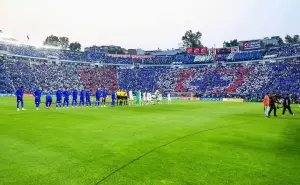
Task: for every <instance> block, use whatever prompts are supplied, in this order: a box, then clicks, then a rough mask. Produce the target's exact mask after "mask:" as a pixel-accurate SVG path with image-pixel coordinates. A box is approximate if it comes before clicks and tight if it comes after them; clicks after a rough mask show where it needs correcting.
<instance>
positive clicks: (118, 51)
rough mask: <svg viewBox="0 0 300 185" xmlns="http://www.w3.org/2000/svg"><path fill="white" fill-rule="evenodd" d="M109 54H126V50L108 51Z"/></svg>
mask: <svg viewBox="0 0 300 185" xmlns="http://www.w3.org/2000/svg"><path fill="white" fill-rule="evenodd" d="M108 53H109V54H125V49H123V48H112V49H109V50H108Z"/></svg>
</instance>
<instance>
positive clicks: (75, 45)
mask: <svg viewBox="0 0 300 185" xmlns="http://www.w3.org/2000/svg"><path fill="white" fill-rule="evenodd" d="M69 49H70V50H71V51H80V49H81V44H80V43H79V42H72V43H70V45H69Z"/></svg>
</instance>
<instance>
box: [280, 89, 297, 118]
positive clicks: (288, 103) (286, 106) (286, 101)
mask: <svg viewBox="0 0 300 185" xmlns="http://www.w3.org/2000/svg"><path fill="white" fill-rule="evenodd" d="M291 97H292V93H290V94H288V95H287V97H285V98H284V101H283V111H282V116H284V113H285V110H286V109H287V110H288V111H289V112H290V114H291V115H293V116H294V115H295V114H294V113H293V112H292V110H291Z"/></svg>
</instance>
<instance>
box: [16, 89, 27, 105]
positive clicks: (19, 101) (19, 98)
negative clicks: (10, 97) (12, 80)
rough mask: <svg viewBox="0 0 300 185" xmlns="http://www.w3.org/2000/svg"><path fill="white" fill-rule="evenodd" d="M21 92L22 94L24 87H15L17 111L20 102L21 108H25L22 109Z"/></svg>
mask: <svg viewBox="0 0 300 185" xmlns="http://www.w3.org/2000/svg"><path fill="white" fill-rule="evenodd" d="M23 94H24V87H23V86H21V87H20V88H18V89H17V91H16V94H15V95H16V97H17V111H19V110H20V109H19V106H20V103H21V106H22V110H25V109H24V101H23Z"/></svg>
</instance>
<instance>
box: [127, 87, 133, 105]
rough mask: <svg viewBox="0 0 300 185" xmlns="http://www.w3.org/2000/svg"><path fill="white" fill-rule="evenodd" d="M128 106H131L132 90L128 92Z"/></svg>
mask: <svg viewBox="0 0 300 185" xmlns="http://www.w3.org/2000/svg"><path fill="white" fill-rule="evenodd" d="M128 95H129V105H133V93H132V89H130V90H129V93H128Z"/></svg>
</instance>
